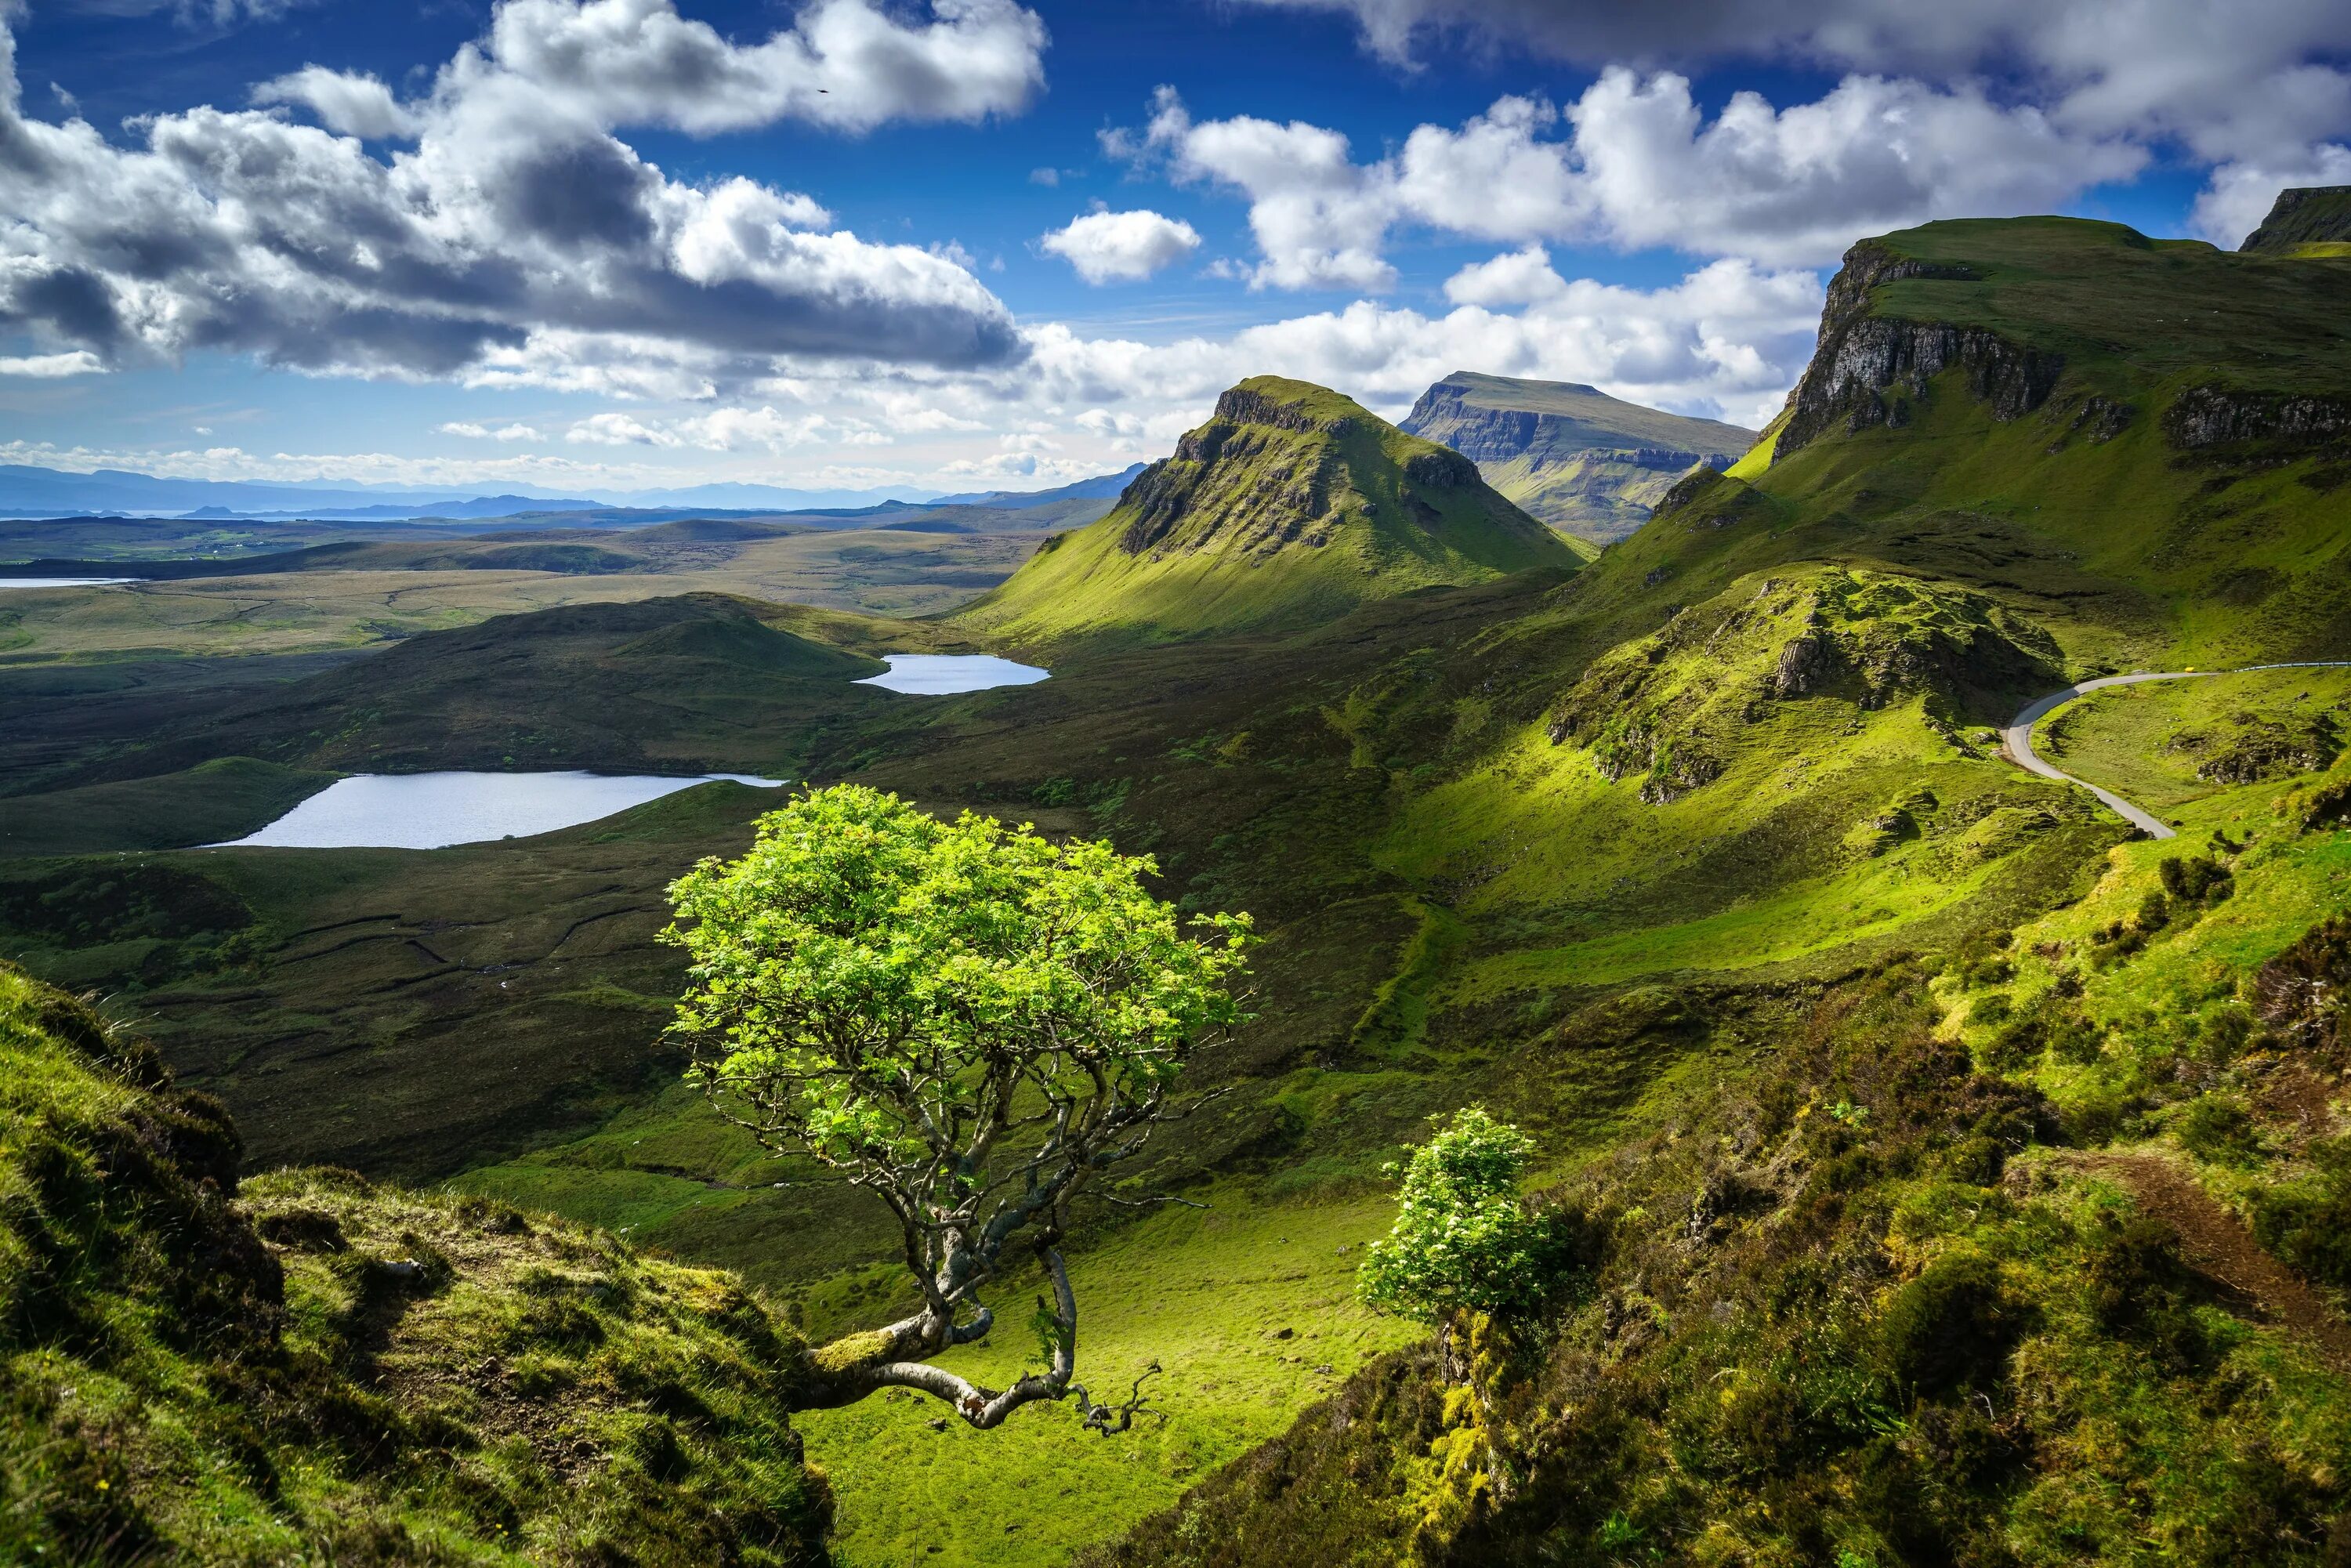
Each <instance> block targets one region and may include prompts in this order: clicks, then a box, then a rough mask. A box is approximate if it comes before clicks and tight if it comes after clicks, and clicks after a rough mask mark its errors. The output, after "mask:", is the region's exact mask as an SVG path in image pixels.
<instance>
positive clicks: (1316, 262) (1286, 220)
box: [1102, 87, 1395, 290]
mask: <svg viewBox="0 0 2351 1568" xmlns="http://www.w3.org/2000/svg"><path fill="white" fill-rule="evenodd" d="M1102 146H1103V149H1104V151H1106V152H1109V153H1110V154H1111V155H1112V156H1113V157H1119V158H1123V159H1125V160H1126V161H1128V162H1143V161H1144V160H1147V159H1151V158H1154V157H1159V158H1164V159H1165V160H1166V162H1167V163H1168V165H1169V169H1170V172H1172V173H1173V174H1174V176H1175V178H1176V179H1177V180H1181V181H1186V182H1192V183H1204V184H1213V185H1221V186H1225V187H1228V188H1231V189H1234V190H1238V191H1240V192H1242V193H1246V194H1247V195H1248V197H1249V230H1250V232H1251V233H1252V234H1253V235H1255V236H1256V238H1257V243H1258V249H1259V254H1260V255H1261V256H1262V257H1263V259H1262V260H1261V261H1260V262H1259V265H1258V267H1257V269H1256V271H1255V272H1254V273H1252V274H1251V275H1250V277H1249V281H1250V283H1251V285H1252V286H1254V287H1275V288H1365V289H1374V290H1377V289H1384V288H1386V287H1389V286H1390V285H1392V284H1393V283H1394V282H1395V268H1393V267H1390V266H1388V264H1387V262H1386V261H1385V260H1384V259H1383V258H1382V256H1380V254H1379V246H1380V240H1381V238H1382V236H1383V235H1385V233H1386V232H1387V228H1388V225H1389V224H1390V223H1391V222H1393V221H1394V215H1395V203H1394V200H1393V196H1392V193H1391V189H1390V187H1391V185H1392V181H1391V180H1390V178H1389V176H1388V174H1387V172H1386V171H1385V170H1384V168H1382V167H1373V168H1368V169H1367V168H1363V167H1359V166H1357V165H1356V164H1355V163H1354V162H1353V161H1352V160H1351V158H1350V156H1349V152H1348V144H1347V139H1346V138H1345V137H1344V136H1343V135H1341V134H1340V133H1339V132H1337V131H1328V130H1325V129H1323V128H1322V127H1321V126H1318V125H1309V124H1307V123H1306V122H1305V121H1303V120H1290V121H1289V122H1288V123H1286V124H1282V123H1277V122H1275V121H1273V120H1259V119H1258V118H1256V117H1255V116H1252V115H1241V116H1238V117H1236V118H1234V119H1231V120H1209V121H1207V122H1205V123H1199V124H1196V123H1194V121H1193V120H1192V117H1191V115H1190V113H1189V112H1188V111H1187V110H1186V109H1185V107H1184V103H1183V100H1182V99H1180V98H1179V97H1177V96H1176V93H1175V89H1173V88H1169V87H1163V88H1161V89H1159V91H1158V93H1157V95H1156V97H1155V99H1154V108H1153V113H1152V117H1151V123H1150V125H1149V126H1148V127H1147V128H1146V129H1145V130H1144V132H1143V133H1142V135H1141V136H1140V137H1137V136H1135V135H1134V133H1132V132H1127V131H1108V132H1105V133H1104V135H1103V138H1102Z"/></svg>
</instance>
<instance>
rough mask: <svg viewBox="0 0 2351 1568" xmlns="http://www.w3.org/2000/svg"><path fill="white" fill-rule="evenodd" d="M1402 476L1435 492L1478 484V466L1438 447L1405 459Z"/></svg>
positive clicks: (1465, 458) (1455, 453)
mask: <svg viewBox="0 0 2351 1568" xmlns="http://www.w3.org/2000/svg"><path fill="white" fill-rule="evenodd" d="M1404 476H1405V479H1407V480H1408V481H1410V482H1411V483H1413V484H1415V485H1426V486H1428V487H1429V488H1431V489H1435V490H1450V489H1455V488H1458V487H1459V486H1467V485H1475V484H1476V483H1478V465H1476V464H1475V463H1472V462H1470V461H1469V459H1468V458H1467V457H1464V456H1463V455H1461V454H1459V453H1458V452H1448V451H1447V450H1446V449H1445V448H1444V447H1442V446H1439V447H1436V448H1433V449H1432V450H1429V451H1426V452H1416V453H1414V454H1413V455H1411V456H1410V457H1408V458H1406V459H1405V465H1404Z"/></svg>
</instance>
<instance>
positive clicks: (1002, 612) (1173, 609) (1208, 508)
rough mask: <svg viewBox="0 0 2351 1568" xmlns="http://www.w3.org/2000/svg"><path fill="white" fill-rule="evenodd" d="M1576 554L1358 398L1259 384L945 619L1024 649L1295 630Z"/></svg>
mask: <svg viewBox="0 0 2351 1568" xmlns="http://www.w3.org/2000/svg"><path fill="white" fill-rule="evenodd" d="M1577 559H1578V558H1577V556H1576V555H1575V554H1574V552H1573V551H1571V550H1569V549H1567V547H1566V546H1564V545H1562V544H1561V543H1560V542H1559V541H1558V540H1557V539H1556V538H1553V537H1552V535H1551V534H1550V532H1549V531H1548V530H1547V529H1545V528H1542V526H1541V524H1539V523H1537V522H1535V520H1534V519H1533V518H1531V517H1528V516H1527V515H1526V514H1525V513H1523V512H1521V511H1520V510H1519V509H1518V508H1517V507H1514V506H1512V505H1511V504H1510V502H1508V501H1506V500H1504V499H1503V498H1502V497H1500V496H1499V495H1497V494H1495V492H1494V491H1493V489H1492V488H1491V487H1489V486H1488V485H1487V484H1486V483H1485V482H1484V481H1483V480H1481V479H1480V478H1479V476H1478V471H1477V469H1476V468H1475V466H1473V465H1470V464H1468V463H1467V462H1464V461H1463V460H1462V459H1461V458H1460V457H1459V456H1458V455H1457V454H1455V453H1453V452H1451V451H1449V450H1447V448H1445V447H1443V446H1439V445H1437V444H1436V443H1434V442H1428V441H1422V440H1418V439H1416V438H1415V437H1412V436H1409V435H1406V434H1404V433H1403V432H1401V431H1399V430H1397V429H1396V428H1395V426H1394V425H1392V424H1389V423H1386V422H1385V421H1384V420H1381V419H1379V418H1377V417H1376V416H1374V415H1373V414H1372V413H1369V412H1368V411H1366V410H1365V409H1364V408H1363V407H1362V406H1361V405H1359V404H1358V403H1356V402H1354V401H1353V400H1352V399H1350V398H1345V397H1342V396H1341V395H1339V394H1338V393H1337V392H1330V391H1327V390H1325V389H1323V388H1322V387H1316V386H1310V385H1308V384H1307V383H1305V382H1292V381H1284V380H1282V379H1281V378H1280V377H1278V376H1258V377H1255V378H1253V379H1251V380H1249V381H1246V382H1241V383H1240V384H1239V385H1238V386H1236V387H1234V388H1232V389H1231V390H1230V391H1228V392H1226V393H1225V394H1224V395H1223V396H1222V397H1221V398H1219V399H1218V400H1217V413H1216V417H1215V418H1213V419H1211V420H1210V421H1209V422H1208V423H1206V424H1204V425H1201V426H1200V427H1199V428H1198V429H1196V430H1194V431H1192V432H1190V433H1189V434H1186V436H1185V437H1184V439H1183V440H1182V441H1181V442H1180V443H1178V444H1177V445H1176V448H1175V455H1174V456H1173V457H1171V458H1169V459H1167V460H1166V461H1165V462H1162V463H1158V464H1155V465H1152V466H1151V467H1150V468H1148V469H1146V470H1144V473H1143V475H1142V476H1141V477H1139V478H1137V479H1136V480H1135V481H1134V484H1133V485H1132V486H1129V487H1128V489H1127V491H1126V493H1125V495H1124V496H1123V497H1120V500H1119V504H1118V506H1117V507H1116V509H1114V510H1113V512H1112V513H1111V514H1110V516H1108V517H1104V518H1103V519H1102V521H1100V522H1098V523H1095V524H1093V525H1092V526H1091V527H1089V528H1082V529H1080V530H1079V531H1077V532H1075V533H1071V534H1064V535H1061V536H1059V537H1058V538H1053V539H1050V540H1049V541H1047V543H1046V545H1045V547H1044V548H1043V549H1040V550H1039V551H1038V553H1037V555H1036V556H1035V557H1034V558H1032V559H1030V560H1029V564H1028V565H1026V566H1024V567H1022V568H1021V569H1020V570H1019V571H1018V572H1016V573H1015V574H1013V576H1012V578H1011V580H1009V581H1008V582H1006V583H1005V584H1004V585H1003V586H1002V587H1001V588H998V589H997V590H996V591H994V592H992V593H989V594H987V595H985V596H984V597H982V598H980V599H978V600H977V601H974V602H973V603H972V604H971V605H969V606H968V607H967V608H966V609H964V610H962V611H960V612H957V613H956V617H955V623H956V625H958V626H962V627H965V628H967V629H969V630H971V631H973V632H986V633H988V634H991V635H995V636H998V637H1002V638H1005V639H1007V640H1008V641H1011V642H1014V643H1036V642H1042V641H1047V640H1050V639H1055V638H1065V637H1069V636H1072V635H1077V634H1104V633H1108V634H1114V635H1121V636H1125V637H1130V638H1139V639H1143V640H1152V639H1164V638H1170V637H1183V636H1199V635H1203V634H1207V633H1210V632H1235V631H1244V630H1265V629H1281V630H1295V629H1299V628H1302V627H1308V626H1312V625H1315V624H1318V623H1320V622H1328V621H1331V620H1334V619H1336V618H1337V617H1339V616H1340V615H1343V614H1344V613H1345V612H1347V611H1349V610H1351V609H1353V607H1354V606H1356V605H1358V604H1361V603H1363V602H1364V601H1369V600H1375V599H1386V598H1393V597H1395V595H1398V594H1403V593H1409V592H1412V591H1415V590H1416V589H1423V588H1431V587H1439V586H1446V585H1451V584H1460V583H1469V582H1479V581H1483V580H1488V579H1490V578H1493V577H1497V576H1499V575H1502V574H1505V573H1509V572H1515V571H1524V570H1530V569H1532V568H1536V567H1552V568H1560V569H1565V568H1572V567H1573V566H1574V565H1575V564H1576V562H1577Z"/></svg>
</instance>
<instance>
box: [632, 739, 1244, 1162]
mask: <svg viewBox="0 0 2351 1568" xmlns="http://www.w3.org/2000/svg"><path fill="white" fill-rule="evenodd" d="M1154 871H1155V866H1154V865H1153V862H1151V860H1150V858H1149V857H1148V856H1132V857H1131V856H1124V855H1121V854H1119V853H1118V852H1116V851H1115V850H1113V848H1112V847H1111V846H1110V845H1109V844H1107V843H1103V842H1100V841H1092V840H1073V841H1070V842H1068V843H1066V844H1055V843H1054V842H1052V841H1050V840H1048V839H1045V838H1043V837H1040V835H1038V834H1037V833H1035V832H1033V831H1030V830H1029V829H1028V828H1026V827H1023V828H1020V829H1018V830H1013V829H1007V828H1006V827H1005V826H1004V825H1003V824H1002V823H1000V822H998V821H996V820H995V819H993V818H988V817H978V816H974V815H972V814H970V813H968V812H967V813H966V814H965V815H964V816H963V817H962V818H960V819H959V820H957V821H954V822H942V821H938V820H937V819H936V818H934V817H931V816H929V815H927V814H925V812H923V811H920V810H916V809H915V808H914V807H913V806H911V805H909V804H907V803H906V802H905V801H904V800H899V799H898V798H897V797H896V796H894V795H889V794H884V793H883V792H881V791H878V790H874V789H866V788H863V787H862V786H854V785H840V786H836V787H834V788H832V789H821V790H814V791H810V792H809V793H807V794H804V795H801V796H799V797H798V798H797V799H795V800H793V801H792V803H791V804H790V805H789V806H787V807H785V808H784V809H783V810H779V811H775V812H771V813H769V814H768V816H766V817H763V818H762V819H760V821H759V825H758V841H756V842H755V843H754V844H753V846H752V848H751V850H750V852H748V853H747V854H746V855H744V856H743V857H742V859H740V860H739V861H736V862H731V863H727V862H719V861H716V860H707V861H705V862H702V863H701V864H700V865H698V866H696V867H695V869H694V870H693V871H692V872H690V873H687V874H686V875H685V876H684V877H681V878H680V879H679V880H678V881H677V883H675V884H674V886H673V888H672V889H671V896H672V899H673V901H674V904H675V906H676V910H677V915H678V919H679V922H680V924H679V925H676V926H674V927H673V928H672V930H671V932H670V933H669V936H670V939H671V940H673V941H675V942H676V943H678V944H679V945H680V946H684V947H685V948H686V950H687V952H688V954H689V955H690V956H691V958H692V967H691V968H690V970H689V971H688V973H689V977H690V980H691V985H690V988H689V989H688V991H687V993H686V995H685V997H684V998H683V999H682V1000H681V1001H680V1003H679V1005H678V1017H677V1021H676V1022H675V1024H674V1026H673V1027H674V1030H676V1031H677V1032H679V1033H680V1034H682V1035H684V1036H687V1037H688V1038H691V1039H693V1040H697V1041H702V1042H706V1044H707V1049H708V1050H709V1051H710V1052H711V1054H710V1056H709V1057H708V1059H707V1061H708V1067H709V1071H710V1072H711V1075H712V1081H713V1082H714V1083H715V1084H716V1086H717V1087H718V1088H719V1089H721V1090H722V1091H726V1092H739V1093H741V1094H744V1095H747V1096H748V1097H749V1098H750V1099H751V1100H752V1102H753V1103H755V1104H757V1105H758V1107H759V1108H760V1109H761V1110H762V1111H764V1112H767V1113H772V1114H773V1115H774V1116H776V1117H777V1118H778V1131H779V1133H780V1134H782V1135H784V1136H785V1137H787V1138H788V1140H789V1142H790V1143H792V1144H794V1145H798V1146H800V1147H804V1148H806V1149H807V1150H808V1151H809V1152H810V1153H811V1154H814V1155H817V1156H818V1157H819V1158H820V1159H823V1160H826V1161H828V1162H832V1163H841V1164H855V1163H857V1162H860V1161H863V1160H867V1159H880V1160H885V1161H887V1160H895V1159H900V1158H905V1157H909V1156H914V1157H919V1156H920V1155H921V1154H922V1153H923V1152H924V1151H925V1150H926V1149H927V1148H928V1147H930V1146H931V1145H932V1142H933V1141H934V1140H935V1139H939V1140H945V1141H946V1142H948V1143H954V1142H957V1141H959V1140H958V1139H957V1137H956V1134H957V1133H958V1132H959V1131H960V1130H961V1129H962V1128H963V1127H965V1126H966V1125H967V1124H970V1123H971V1122H972V1121H973V1120H974V1119H975V1118H977V1119H980V1120H982V1121H985V1120H987V1118H991V1117H995V1118H1008V1117H1009V1116H1010V1115H1011V1114H1012V1113H1013V1110H1014V1107H1013V1105H1012V1103H1011V1100H1012V1096H1013V1094H1014V1092H1016V1091H1027V1090H1029V1089H1032V1088H1033V1089H1035V1090H1036V1091H1037V1092H1039V1093H1040V1094H1043V1095H1045V1096H1046V1097H1047V1098H1049V1099H1050V1098H1052V1097H1054V1096H1056V1095H1066V1094H1067V1093H1068V1092H1071V1088H1072V1086H1073V1085H1079V1084H1081V1083H1082V1082H1084V1081H1085V1080H1087V1079H1090V1078H1091V1079H1093V1080H1095V1081H1097V1082H1101V1083H1106V1084H1108V1085H1110V1086H1112V1087H1113V1088H1114V1089H1120V1090H1123V1091H1125V1092H1131V1093H1133V1094H1134V1095H1137V1096H1145V1097H1147V1096H1150V1095H1153V1094H1155V1093H1157V1092H1161V1091H1162V1090H1164V1088H1165V1086H1166V1085H1167V1084H1169V1083H1170V1082H1173V1081H1174V1080H1175V1077H1176V1076H1177V1075H1178V1074H1179V1073H1180V1072H1181V1071H1183V1069H1184V1066H1185V1063H1186V1060H1187V1059H1188V1057H1189V1054H1190V1052H1191V1051H1192V1049H1193V1047H1194V1046H1195V1045H1196V1042H1197V1041H1198V1040H1200V1039H1201V1038H1202V1037H1204V1036H1205V1035H1207V1033H1208V1032H1209V1031H1211V1030H1217V1029H1221V1028H1226V1027H1229V1026H1230V1025H1232V1024H1234V1023H1236V1022H1237V1021H1238V1020H1239V1019H1241V1017H1242V1012H1241V1008H1240V1004H1239V1002H1238V1000H1236V999H1235V998H1234V996H1233V994H1232V989H1231V988H1232V986H1233V984H1234V983H1235V982H1236V981H1237V980H1238V977H1240V976H1241V974H1242V973H1243V972H1244V969H1245V965H1246V961H1247V960H1246V954H1247V951H1248V948H1249V945H1250V943H1251V941H1252V940H1253V938H1252V936H1251V932H1250V927H1249V917H1248V916H1247V915H1201V916H1198V917H1196V919H1195V920H1194V921H1193V925H1195V927H1196V928H1197V929H1198V930H1199V931H1201V932H1202V933H1203V935H1204V936H1205V937H1206V938H1207V939H1205V940H1194V939H1193V938H1191V937H1189V936H1186V935H1185V934H1184V933H1183V930H1182V928H1181V926H1180V925H1179V924H1178V920H1177V917H1176V915H1175V910H1174V908H1173V907H1172V906H1170V905H1169V904H1166V903H1165V902H1164V901H1162V900H1160V899H1158V898H1156V897H1155V896H1154V895H1153V894H1151V893H1150V892H1149V891H1148V890H1146V889H1145V888H1144V885H1143V878H1144V877H1145V876H1147V875H1150V874H1151V873H1153V872H1154ZM983 1175H984V1173H983V1172H982V1171H979V1170H973V1169H964V1170H946V1171H942V1172H940V1173H938V1176H939V1179H940V1180H941V1181H943V1182H944V1183H945V1186H946V1190H950V1191H952V1190H954V1189H955V1188H956V1187H957V1186H961V1185H964V1184H967V1183H970V1182H975V1181H978V1180H980V1179H982V1177H983Z"/></svg>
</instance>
